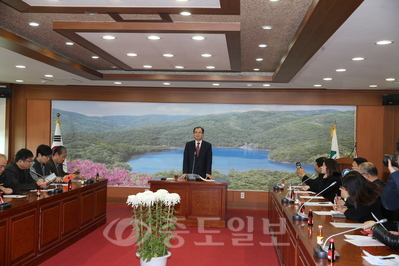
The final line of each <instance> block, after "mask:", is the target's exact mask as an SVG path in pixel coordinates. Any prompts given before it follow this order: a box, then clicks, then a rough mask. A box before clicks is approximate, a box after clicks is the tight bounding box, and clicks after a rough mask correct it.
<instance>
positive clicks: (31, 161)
mask: <svg viewBox="0 0 399 266" xmlns="http://www.w3.org/2000/svg"><path fill="white" fill-rule="evenodd" d="M23 161H24V162H26V163H33V160H30V161H28V160H23Z"/></svg>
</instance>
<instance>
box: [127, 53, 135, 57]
mask: <svg viewBox="0 0 399 266" xmlns="http://www.w3.org/2000/svg"><path fill="white" fill-rule="evenodd" d="M127 56H137V54H135V53H127Z"/></svg>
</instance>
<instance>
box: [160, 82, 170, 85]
mask: <svg viewBox="0 0 399 266" xmlns="http://www.w3.org/2000/svg"><path fill="white" fill-rule="evenodd" d="M162 84H163V85H170V83H169V82H164V83H162Z"/></svg>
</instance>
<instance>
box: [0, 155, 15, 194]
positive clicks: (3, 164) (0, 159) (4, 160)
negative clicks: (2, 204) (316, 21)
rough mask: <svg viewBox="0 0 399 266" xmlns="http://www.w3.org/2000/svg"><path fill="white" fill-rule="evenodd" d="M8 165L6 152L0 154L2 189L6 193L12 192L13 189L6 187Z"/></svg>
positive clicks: (0, 188) (0, 189)
mask: <svg viewBox="0 0 399 266" xmlns="http://www.w3.org/2000/svg"><path fill="white" fill-rule="evenodd" d="M6 166H7V158H6V156H5V155H4V154H0V191H2V192H4V194H11V193H12V192H13V191H12V189H11V188H8V187H4V186H3V185H4V178H5V175H4V169H6Z"/></svg>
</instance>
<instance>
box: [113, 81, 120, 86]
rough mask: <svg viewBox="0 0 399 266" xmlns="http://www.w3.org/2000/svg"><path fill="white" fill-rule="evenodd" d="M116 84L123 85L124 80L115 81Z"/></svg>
mask: <svg viewBox="0 0 399 266" xmlns="http://www.w3.org/2000/svg"><path fill="white" fill-rule="evenodd" d="M114 84H115V85H121V84H122V82H120V81H115V82H114Z"/></svg>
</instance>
